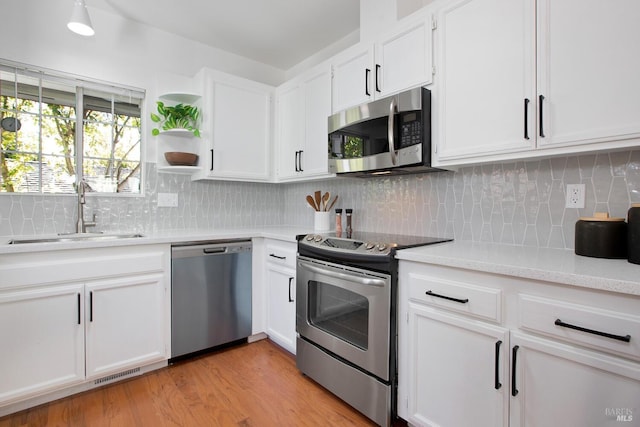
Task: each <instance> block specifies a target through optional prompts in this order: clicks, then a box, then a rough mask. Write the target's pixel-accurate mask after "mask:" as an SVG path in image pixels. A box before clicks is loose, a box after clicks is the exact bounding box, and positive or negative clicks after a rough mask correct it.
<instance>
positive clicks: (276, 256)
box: [269, 254, 287, 259]
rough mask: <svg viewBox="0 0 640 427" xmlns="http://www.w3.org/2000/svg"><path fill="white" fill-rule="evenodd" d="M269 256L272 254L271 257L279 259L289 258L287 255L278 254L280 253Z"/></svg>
mask: <svg viewBox="0 0 640 427" xmlns="http://www.w3.org/2000/svg"><path fill="white" fill-rule="evenodd" d="M269 256H270V257H273V258H277V259H287V257H286V256H278V255H276V254H269Z"/></svg>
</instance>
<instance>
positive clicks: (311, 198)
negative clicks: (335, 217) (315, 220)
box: [307, 196, 319, 211]
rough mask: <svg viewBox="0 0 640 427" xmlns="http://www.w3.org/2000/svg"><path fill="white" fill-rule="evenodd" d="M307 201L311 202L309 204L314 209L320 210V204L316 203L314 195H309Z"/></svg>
mask: <svg viewBox="0 0 640 427" xmlns="http://www.w3.org/2000/svg"><path fill="white" fill-rule="evenodd" d="M307 203H309V206H311V207H312V208H313V210H314V211H318V210H319V209H318V206H317V205H316V202H315V201H314V200H313V197H311V196H307Z"/></svg>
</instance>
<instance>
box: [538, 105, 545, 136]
mask: <svg viewBox="0 0 640 427" xmlns="http://www.w3.org/2000/svg"><path fill="white" fill-rule="evenodd" d="M538 101H539V103H538V107H539V108H540V137H541V138H544V115H543V114H542V113H543V108H542V103H543V101H544V95H540V97H539V99H538Z"/></svg>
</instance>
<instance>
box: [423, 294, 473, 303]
mask: <svg viewBox="0 0 640 427" xmlns="http://www.w3.org/2000/svg"><path fill="white" fill-rule="evenodd" d="M425 294H427V295H429V296H432V297H436V298H442V299H446V300H449V301H455V302H459V303H460V304H466V303H468V302H469V298H465V299H460V298H453V297H448V296H446V295H440V294H435V293H433V292H431V291H427V292H425Z"/></svg>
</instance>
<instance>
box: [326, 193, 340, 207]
mask: <svg viewBox="0 0 640 427" xmlns="http://www.w3.org/2000/svg"><path fill="white" fill-rule="evenodd" d="M337 201H338V196H337V195H336V197H334V198H333V200H332V201H331V204H329V207H328V208H327V211H330V210H331V208H333V205H335V204H336V202H337Z"/></svg>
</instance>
